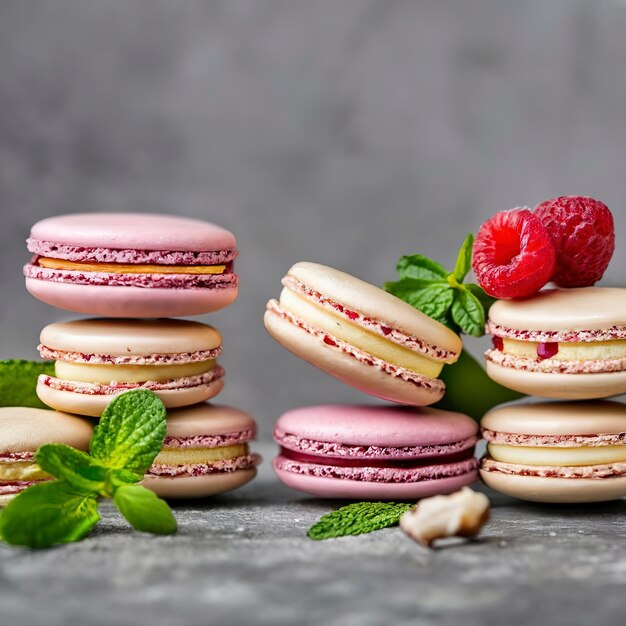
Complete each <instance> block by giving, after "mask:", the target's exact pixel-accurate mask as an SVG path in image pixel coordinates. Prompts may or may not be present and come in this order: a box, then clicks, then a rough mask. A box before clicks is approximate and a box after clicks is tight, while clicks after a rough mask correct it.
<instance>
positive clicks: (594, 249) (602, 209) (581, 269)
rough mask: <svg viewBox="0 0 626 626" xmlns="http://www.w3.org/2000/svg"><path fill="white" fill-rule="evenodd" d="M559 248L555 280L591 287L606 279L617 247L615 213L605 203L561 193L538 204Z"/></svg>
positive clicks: (554, 242)
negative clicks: (604, 275)
mask: <svg viewBox="0 0 626 626" xmlns="http://www.w3.org/2000/svg"><path fill="white" fill-rule="evenodd" d="M535 215H536V216H537V217H538V218H539V219H540V220H541V223H542V224H543V225H544V227H545V228H546V230H547V231H548V235H550V239H552V243H553V244H554V247H555V248H556V255H557V261H556V271H555V273H554V276H553V277H552V280H553V281H554V282H555V283H556V284H557V285H559V286H560V287H589V286H590V285H593V284H594V283H595V282H597V281H598V280H600V279H601V278H602V275H603V274H604V271H605V270H606V268H607V267H608V265H609V261H610V260H611V257H612V256H613V251H614V250H615V227H614V225H613V216H612V215H611V211H609V209H608V207H607V206H606V205H605V204H602V202H600V201H598V200H594V199H593V198H585V197H583V196H561V197H560V198H553V199H552V200H546V201H545V202H542V203H541V204H538V205H537V206H536V207H535Z"/></svg>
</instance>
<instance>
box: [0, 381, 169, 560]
mask: <svg viewBox="0 0 626 626" xmlns="http://www.w3.org/2000/svg"><path fill="white" fill-rule="evenodd" d="M165 418H166V411H165V407H164V406H163V403H162V402H161V400H159V398H158V397H157V396H156V395H155V394H154V393H152V392H151V391H148V390H147V389H136V390H132V391H128V392H126V393H122V394H120V395H118V396H116V397H115V399H114V400H113V401H112V402H111V403H109V405H108V406H107V408H106V409H105V411H104V413H103V414H102V418H101V419H100V423H99V425H98V426H97V427H96V429H95V431H94V435H93V437H92V438H91V442H90V446H89V448H90V451H91V454H85V453H84V452H81V451H80V450H76V449H74V448H72V447H71V446H67V445H64V444H46V445H44V446H41V447H40V448H39V449H38V450H37V452H36V453H35V460H36V462H37V463H38V464H39V465H40V467H41V468H42V469H43V470H44V471H45V472H48V473H49V474H51V475H52V476H54V477H55V478H56V480H51V481H49V482H45V483H40V484H37V485H33V486H32V487H29V488H28V489H25V490H24V491H22V492H21V493H20V494H19V495H17V496H16V497H15V498H14V499H13V500H11V501H10V502H9V504H8V505H7V507H6V509H5V510H4V512H3V513H2V515H1V516H0V536H1V537H2V539H3V540H4V541H6V542H7V543H11V544H15V545H24V546H29V547H31V548H47V547H50V546H52V545H55V544H59V543H68V542H71V541H78V540H79V539H82V538H83V537H84V536H85V535H86V534H87V533H89V531H90V530H91V529H92V528H93V527H94V526H95V525H96V524H97V522H98V520H99V519H100V515H99V514H98V499H99V498H101V497H110V498H113V500H114V502H115V504H116V505H117V508H118V509H119V511H120V513H121V514H122V515H123V516H124V517H125V518H126V519H127V520H128V522H129V523H130V525H131V526H132V527H133V528H135V529H136V530H139V531H143V532H150V533H157V534H170V533H173V532H175V531H176V520H175V518H174V516H173V515H172V511H171V510H170V508H169V506H168V505H167V503H166V502H165V501H164V500H161V499H160V498H158V497H157V496H156V495H155V494H154V493H153V492H152V491H149V490H148V489H146V488H145V487H142V486H141V485H137V484H136V483H137V482H139V481H140V480H141V479H142V478H143V475H144V473H145V472H146V470H147V469H148V468H149V467H150V466H151V465H152V463H153V461H154V459H155V457H156V455H157V454H158V453H159V451H160V450H161V446H162V445H163V439H164V438H165Z"/></svg>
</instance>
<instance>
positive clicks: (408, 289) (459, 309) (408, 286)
mask: <svg viewBox="0 0 626 626" xmlns="http://www.w3.org/2000/svg"><path fill="white" fill-rule="evenodd" d="M473 247H474V235H472V234H471V233H470V234H469V235H468V236H467V237H466V238H465V241H464V242H463V245H462V246H461V249H460V250H459V253H458V255H457V259H456V263H455V265H454V270H453V271H452V272H448V271H447V270H446V269H445V268H444V267H443V265H440V264H439V263H437V262H436V261H433V260H432V259H429V258H428V257H425V256H422V255H421V254H413V255H410V256H403V257H402V258H401V259H400V260H399V261H398V265H397V268H396V269H397V271H398V274H399V276H400V280H398V281H396V282H388V283H385V290H386V291H388V292H389V293H392V294H393V295H395V296H397V297H398V298H400V299H401V300H404V301H405V302H408V303H409V304H410V305H411V306H414V307H415V308H416V309H419V310H420V311H422V313H425V314H426V315H428V316H429V317H432V318H433V319H435V320H437V321H438V322H441V323H442V324H444V325H445V326H447V327H448V328H450V329H452V330H453V331H454V332H457V333H458V332H464V333H466V334H467V335H472V336H474V337H480V336H481V335H484V334H485V320H486V317H487V313H488V311H489V307H490V306H491V304H492V303H493V302H494V299H493V298H491V297H490V296H488V295H487V294H486V293H485V292H484V290H483V289H482V288H481V287H480V286H479V285H476V284H473V283H468V284H464V283H463V281H464V280H465V277H466V276H467V274H468V272H469V271H470V269H471V266H472V249H473Z"/></svg>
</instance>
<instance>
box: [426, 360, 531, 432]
mask: <svg viewBox="0 0 626 626" xmlns="http://www.w3.org/2000/svg"><path fill="white" fill-rule="evenodd" d="M440 378H441V380H442V381H443V382H444V383H445V384H446V395H445V396H444V397H443V398H442V399H441V400H440V401H439V402H438V403H437V404H436V405H435V406H436V407H437V408H440V409H445V410H447V411H457V412H459V413H465V414H466V415H469V416H470V417H472V418H474V419H475V420H476V421H477V422H478V421H480V420H481V418H482V417H483V415H484V414H485V413H487V411H490V410H491V409H493V407H495V406H498V405H499V404H503V403H504V402H512V401H513V400H519V399H520V398H523V397H524V394H523V393H518V392H517V391H511V390H510V389H507V388H506V387H503V386H502V385H499V384H498V383H496V382H494V381H493V380H491V378H489V376H487V372H485V369H484V368H483V366H482V365H481V364H480V363H479V362H478V361H477V360H476V359H475V358H474V357H473V356H472V355H471V354H470V353H469V352H468V351H467V350H466V349H465V348H463V351H462V352H461V356H460V357H459V360H458V361H457V362H456V363H453V364H452V365H444V368H443V370H442V372H441V375H440Z"/></svg>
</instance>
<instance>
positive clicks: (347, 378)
mask: <svg viewBox="0 0 626 626" xmlns="http://www.w3.org/2000/svg"><path fill="white" fill-rule="evenodd" d="M264 321H265V327H266V328H267V330H268V332H269V333H270V335H271V336H272V337H273V338H274V339H275V340H276V341H277V342H278V343H280V344H281V345H282V346H283V347H285V348H287V350H289V351H290V352H292V353H293V354H295V355H296V356H298V357H300V358H301V359H303V360H304V361H307V363H310V364H311V365H315V366H316V367H318V368H319V369H321V370H323V371H324V372H326V373H327V374H329V375H330V376H333V377H334V378H337V379H338V380H340V381H342V382H344V383H346V384H347V385H350V386H352V387H355V388H356V389H359V390H360V391H363V392H364V393H367V394H369V395H371V396H375V397H377V398H381V399H383V400H389V401H390V402H397V403H400V404H407V405H413V406H426V405H428V404H434V403H435V402H437V401H438V400H440V399H441V398H442V396H443V393H444V390H443V389H441V390H439V389H431V388H428V387H420V386H418V385H416V384H414V383H411V382H408V381H405V380H403V379H402V378H400V377H398V376H392V375H390V374H387V373H385V372H383V371H380V370H378V369H377V368H376V367H375V366H373V365H368V364H366V363H362V362H361V361H358V360H357V359H355V358H354V357H352V356H350V355H348V354H345V353H344V352H342V351H341V350H339V349H337V348H333V347H331V346H329V345H327V344H325V343H324V342H323V341H322V340H320V339H319V338H317V337H314V336H313V335H310V334H309V333H307V332H306V331H305V330H303V329H301V328H298V327H297V326H294V325H293V324H291V323H290V322H288V321H287V320H285V319H283V318H281V317H280V316H278V315H276V314H275V313H273V312H272V311H266V312H265V317H264Z"/></svg>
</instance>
